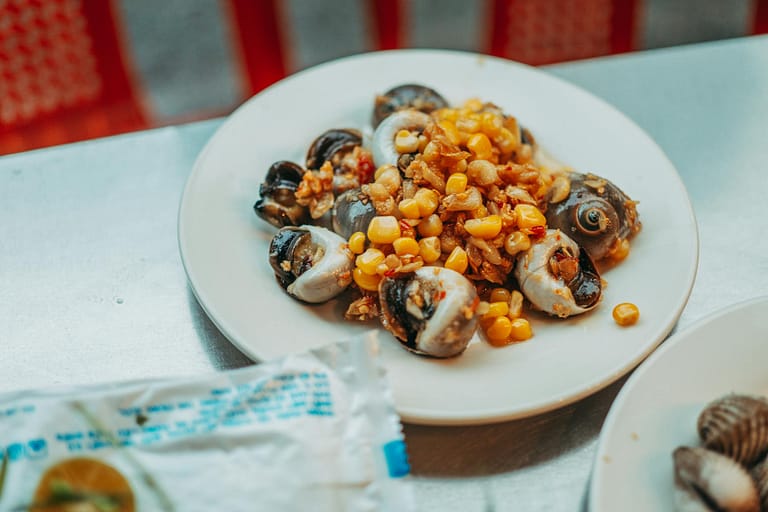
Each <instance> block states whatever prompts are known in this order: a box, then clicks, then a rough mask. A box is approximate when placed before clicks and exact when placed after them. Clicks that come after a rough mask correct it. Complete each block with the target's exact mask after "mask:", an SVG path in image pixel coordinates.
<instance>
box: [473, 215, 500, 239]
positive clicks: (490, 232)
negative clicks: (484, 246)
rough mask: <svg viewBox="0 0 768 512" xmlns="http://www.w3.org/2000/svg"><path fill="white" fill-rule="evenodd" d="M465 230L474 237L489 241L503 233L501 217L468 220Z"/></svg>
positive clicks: (490, 216)
mask: <svg viewBox="0 0 768 512" xmlns="http://www.w3.org/2000/svg"><path fill="white" fill-rule="evenodd" d="M464 229H466V230H467V233H469V234H470V235H472V236H476V237H477V238H482V239H484V240H489V239H491V238H495V237H496V235H498V234H499V233H500V232H501V217H500V216H498V215H488V216H487V217H483V218H482V219H467V221H466V222H465V223H464Z"/></svg>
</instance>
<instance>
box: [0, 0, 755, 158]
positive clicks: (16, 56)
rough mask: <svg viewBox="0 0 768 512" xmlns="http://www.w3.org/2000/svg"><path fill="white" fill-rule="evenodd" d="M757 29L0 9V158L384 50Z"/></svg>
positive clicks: (661, 14) (494, 51)
mask: <svg viewBox="0 0 768 512" xmlns="http://www.w3.org/2000/svg"><path fill="white" fill-rule="evenodd" d="M766 32H768V0H674V1H673V0H163V1H155V0H0V154H5V153H11V152H15V151H22V150H26V149H33V148H37V147H44V146H48V145H52V144H60V143H64V142H71V141H76V140H82V139H87V138H93V137H99V136H103V135H110V134H114V133H122V132H126V131H131V130H136V129H142V128H148V127H153V126H163V125H167V124H173V123H178V122H184V121H190V120H195V119H203V118H207V117H213V116H218V115H223V114H226V113H228V112H231V111H232V109H234V108H235V107H236V106H237V105H239V104H240V103H242V102H243V101H244V100H245V99H246V98H248V97H249V96H251V95H252V94H254V93H256V92H258V91H259V90H261V89H263V88H264V87H266V86H267V85H269V84H271V83H273V82H274V81H276V80H279V79H280V78H282V77H284V76H286V75H288V74H290V73H293V72H295V71H297V70H300V69H303V68H306V67H309V66H312V65H314V64H318V63H321V62H325V61H328V60H331V59H334V58H337V57H341V56H346V55H352V54H357V53H362V52H367V51H373V50H382V49H391V48H450V49H459V50H469V51H476V52H482V53H487V54H491V55H497V56H502V57H506V58H510V59H514V60H518V61H521V62H525V63H528V64H533V65H542V64H550V63H555V62H563V61H569V60H576V59H583V58H589V57H595V56H602V55H609V54H616V53H622V52H628V51H633V50H639V49H648V48H657V47H663V46H672V45H677V44H685V43H692V42H698V41H704V40H713V39H722V38H728V37H737V36H743V35H750V34H756V33H766Z"/></svg>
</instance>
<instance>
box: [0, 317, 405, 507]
mask: <svg viewBox="0 0 768 512" xmlns="http://www.w3.org/2000/svg"><path fill="white" fill-rule="evenodd" d="M0 454H1V455H2V459H0V461H1V462H0V510H2V511H15V510H19V511H22V510H23V511H27V510H44V511H54V510H55V511H78V512H83V511H95V512H104V511H107V512H116V511H124V510H128V511H133V510H136V511H152V512H154V511H170V510H175V511H185V512H186V511H206V512H207V511H211V510H220V511H233V512H235V511H241V510H242V511H254V510H269V511H272V510H280V511H284V510H287V511H291V510H297V511H298V510H301V511H304V510H313V511H345V510H350V511H369V510H370V511H374V510H375V511H380V510H383V511H390V510H391V511H408V510H413V509H414V505H413V498H412V489H411V487H410V485H409V482H408V479H407V478H405V477H406V475H407V474H408V472H409V467H408V462H407V458H406V453H405V444H404V441H403V436H402V429H401V424H400V420H399V418H398V416H397V414H396V412H395V410H394V407H393V403H392V398H391V394H390V390H389V387H388V386H387V384H386V380H385V376H384V372H383V369H382V367H381V366H380V363H379V358H378V345H377V342H376V339H375V333H373V332H372V333H369V334H367V335H365V336H363V337H361V338H358V339H353V340H349V341H345V342H342V343H338V344H334V345H329V346H326V347H324V348H321V349H318V350H315V351H312V352H308V353H304V354H299V355H293V356H288V357H285V358H282V359H279V360H274V361H269V362H265V363H261V364H259V365H256V366H251V367H248V368H243V369H239V370H234V371H227V372H220V373H216V374H211V375H206V376H201V377H192V378H184V379H172V380H152V381H140V382H128V383H119V384H110V385H100V386H89V387H79V388H74V389H53V390H41V391H26V392H19V393H10V394H5V395H2V396H0Z"/></svg>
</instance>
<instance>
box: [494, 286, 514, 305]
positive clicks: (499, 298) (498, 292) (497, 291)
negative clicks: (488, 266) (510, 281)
mask: <svg viewBox="0 0 768 512" xmlns="http://www.w3.org/2000/svg"><path fill="white" fill-rule="evenodd" d="M511 296H512V294H511V293H509V290H507V289H506V288H494V289H493V290H491V296H490V301H491V302H509V298H510V297H511Z"/></svg>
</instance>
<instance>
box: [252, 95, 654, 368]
mask: <svg viewBox="0 0 768 512" xmlns="http://www.w3.org/2000/svg"><path fill="white" fill-rule="evenodd" d="M449 108H450V107H449V104H448V102H447V101H446V100H445V99H444V98H443V97H442V96H441V95H440V94H439V93H437V92H436V91H434V90H433V89H431V88H429V87H425V86H422V85H415V84H405V85H401V86H398V87H394V88H393V89H391V90H389V91H387V92H386V93H385V94H383V95H379V96H376V98H375V100H374V102H373V105H372V115H371V119H372V122H371V127H370V130H369V131H370V132H371V135H369V136H367V135H364V132H365V131H366V127H358V128H362V129H356V128H346V127H345V128H334V129H330V130H327V131H326V132H324V133H323V134H321V135H320V136H319V137H318V138H317V139H316V140H315V141H314V142H313V143H312V144H311V145H310V147H309V149H308V152H307V155H306V159H305V162H304V163H303V165H302V164H298V163H295V162H290V161H285V160H281V161H278V162H275V163H274V164H273V165H272V166H271V167H270V168H269V170H268V172H267V174H266V178H265V180H264V182H263V183H262V184H261V186H260V189H259V198H258V200H257V201H256V203H255V204H254V210H255V212H256V214H257V216H258V217H259V218H261V219H263V220H265V221H266V222H268V223H269V224H270V225H272V226H274V227H275V228H278V229H279V231H278V232H277V233H276V234H275V235H274V237H273V239H272V242H271V244H270V251H269V261H270V265H271V267H272V269H273V270H274V272H275V276H276V278H277V282H278V283H279V284H280V285H281V286H282V287H283V289H285V291H286V292H287V293H288V294H289V295H290V296H292V297H294V298H295V299H297V300H299V301H302V302H305V303H322V302H325V301H328V300H331V299H333V298H335V297H338V296H339V295H340V294H341V293H342V292H344V291H345V290H348V289H349V290H352V292H353V293H352V294H351V295H352V296H353V299H352V300H351V303H350V305H349V308H348V310H347V315H346V316H347V318H357V319H366V318H372V317H377V318H379V320H380V321H381V324H382V325H383V326H384V327H385V328H386V329H387V330H389V331H390V332H391V333H392V334H393V335H394V336H395V337H396V338H397V339H398V340H399V341H400V342H401V343H402V345H403V346H404V347H405V348H406V349H408V350H410V351H412V352H415V353H418V354H421V355H427V356H432V357H452V356H456V355H458V354H461V353H462V352H463V351H464V350H465V349H466V347H467V345H468V343H469V341H470V339H471V338H472V336H473V334H474V333H475V331H476V330H477V328H478V325H482V322H481V318H480V317H482V316H483V314H484V313H483V312H482V308H480V309H478V306H479V305H480V304H481V300H482V299H483V296H484V295H483V294H485V293H487V292H488V290H490V289H491V288H492V286H503V287H506V288H509V289H512V290H516V293H519V294H522V295H523V296H524V298H525V300H526V301H527V303H528V304H530V305H531V307H533V308H535V309H538V310H541V311H543V312H545V313H547V314H550V315H552V316H557V317H560V318H565V317H568V316H572V315H577V314H581V313H585V312H588V311H591V310H592V309H594V308H595V307H596V306H597V305H598V304H599V302H600V300H601V297H602V288H603V285H604V281H603V279H602V278H601V276H600V274H599V272H598V267H597V265H596V262H600V261H603V260H608V259H610V258H612V257H613V256H615V255H616V254H617V253H618V252H623V254H624V255H626V253H627V252H628V247H629V239H630V238H632V237H633V236H634V235H635V234H636V233H638V232H639V231H640V229H641V223H640V221H639V218H638V214H637V210H636V202H635V201H633V200H632V199H630V198H629V196H627V195H626V194H625V193H624V192H622V191H621V190H620V189H619V188H618V187H617V186H615V185H614V184H613V183H611V182H610V181H609V180H607V179H604V178H601V177H599V176H595V175H593V174H581V173H577V172H574V171H573V170H572V169H570V168H567V167H565V166H563V165H561V164H559V163H557V162H555V161H554V160H553V159H551V158H550V157H548V156H547V155H546V153H545V152H544V151H543V150H542V149H541V147H540V146H539V145H538V144H537V142H536V140H535V138H534V137H533V135H532V134H531V133H530V131H528V130H527V129H525V128H523V127H522V126H520V125H518V123H517V120H516V119H515V118H514V117H513V116H511V115H509V114H507V113H504V112H502V111H501V109H500V108H499V107H497V106H496V105H494V104H492V103H481V102H479V100H476V104H475V106H474V107H473V108H474V110H472V109H469V108H468V107H466V105H465V107H464V108H463V110H462V109H459V108H456V109H454V111H466V112H469V113H468V114H466V116H467V118H466V119H468V120H469V124H472V122H475V121H476V125H477V126H479V125H480V123H481V120H482V122H486V120H490V121H492V122H496V123H497V125H496V126H494V127H492V128H493V130H495V132H493V133H496V132H498V133H501V134H502V135H505V136H506V137H507V139H506V140H503V138H501V137H495V138H494V137H491V136H488V137H486V136H485V135H483V137H485V139H483V137H480V139H483V140H481V141H480V142H485V143H486V146H485V148H480V149H478V148H476V147H475V146H474V145H473V142H472V141H469V142H468V139H467V137H468V136H469V135H468V134H469V133H470V132H469V131H468V130H470V129H469V128H468V129H467V131H465V132H459V131H458V130H457V129H456V128H455V126H454V125H452V124H451V123H448V124H446V123H445V122H444V121H445V119H446V117H445V116H446V112H449ZM441 116H443V117H441ZM490 121H489V122H490ZM465 124H466V123H465ZM448 125H450V126H451V127H453V129H454V133H449V131H450V130H448V128H446V126H448ZM409 140H410V141H411V142H413V145H412V147H410V149H404V148H405V147H409V146H408V144H410V143H409V142H408V141H409ZM510 141H511V142H510ZM488 144H490V146H488ZM510 144H513V145H512V146H510ZM435 148H438V149H435ZM430 151H431V152H432V154H431V156H429V158H428V155H427V154H428V153H430ZM436 152H437V153H436ZM435 153H436V154H435ZM483 155H484V156H483ZM457 173H459V174H463V175H465V176H466V178H465V179H464V184H463V185H462V188H461V192H460V193H449V189H450V187H449V186H448V185H447V184H446V183H447V181H448V179H449V178H450V177H451V175H453V174H457ZM382 176H384V178H382ZM463 177H464V176H463ZM385 178H386V179H385ZM380 182H381V183H380ZM558 185H559V186H558ZM464 186H466V190H465V188H464ZM422 191H424V192H425V193H429V194H432V196H433V197H435V198H437V200H436V201H437V202H436V203H435V209H434V210H433V211H430V212H429V213H426V214H423V215H424V216H423V218H420V217H419V213H418V211H417V213H416V215H409V214H406V213H404V209H403V206H402V205H403V204H404V200H406V201H405V202H407V201H412V206H413V201H414V200H415V199H414V197H415V196H416V195H418V193H420V192H422ZM521 204H522V205H523V206H526V207H528V206H529V207H531V208H533V209H535V210H536V211H537V212H538V214H539V215H540V218H541V224H542V225H537V226H533V227H531V228H525V229H522V228H519V226H516V222H517V218H519V216H520V214H519V213H517V210H516V208H518V206H519V205H521ZM414 208H415V207H414ZM478 212H481V213H478ZM384 217H386V219H385V220H387V221H391V223H394V224H395V225H394V226H390V227H392V228H394V229H396V230H397V233H398V235H397V236H402V237H411V238H413V240H412V241H411V243H410V245H409V247H417V246H416V244H415V242H419V244H422V243H424V244H426V243H432V244H434V246H436V247H437V249H434V248H433V252H432V255H433V257H427V256H426V254H427V253H426V249H425V250H424V251H425V252H423V253H422V252H419V250H418V249H416V250H415V251H414V250H410V252H404V253H400V251H397V250H396V249H395V248H393V245H392V243H391V241H390V242H387V243H379V242H381V241H379V240H375V239H373V238H372V236H371V231H370V229H369V228H370V227H371V226H372V225H373V223H374V221H377V220H381V219H382V218H384ZM427 217H430V218H436V219H437V220H436V222H439V224H440V226H441V229H443V227H444V229H443V231H442V233H441V234H440V235H439V236H430V235H429V234H428V233H426V232H424V231H422V230H421V226H420V224H419V223H422V222H424V221H425V219H426V218H427ZM481 218H482V219H486V218H493V219H494V220H496V221H497V223H498V225H501V226H503V227H502V230H501V232H496V233H497V234H493V235H491V236H486V237H480V236H474V235H473V236H470V234H468V229H465V228H468V227H469V226H470V224H471V222H470V221H475V220H478V219H481ZM401 231H402V235H401V234H400V232H401ZM513 231H520V232H521V233H523V234H524V235H525V246H521V247H517V248H513V247H511V245H514V244H510V243H509V240H510V239H511V235H512V234H513V233H512V232H513ZM361 233H362V234H365V233H368V238H367V239H366V240H365V242H364V243H365V244H366V245H365V247H367V248H368V249H374V252H376V251H378V253H380V254H381V255H383V256H386V260H385V261H386V263H385V262H384V261H382V262H380V263H379V265H380V269H379V271H378V275H377V273H376V272H369V273H368V274H365V275H363V274H361V273H360V268H357V267H360V266H361V265H360V258H361V256H364V255H361V253H360V252H359V251H358V252H355V251H353V250H352V249H351V245H352V243H351V241H352V238H351V237H353V236H354V235H356V234H361ZM493 237H495V238H493ZM504 237H507V238H506V242H505V238H504ZM457 246H458V247H459V249H460V250H461V251H460V252H462V253H464V254H463V256H465V261H466V260H468V264H465V265H464V269H465V270H461V269H459V270H458V271H456V265H452V264H451V263H452V262H451V261H450V260H451V255H452V254H453V253H452V252H451V250H454V251H455V250H457V249H456V247H457ZM364 250H365V249H364ZM395 252H397V254H394V253H395ZM616 261H618V259H616ZM356 265H357V266H356ZM382 265H383V266H382ZM387 265H388V266H387ZM355 272H357V274H356V273H355Z"/></svg>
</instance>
